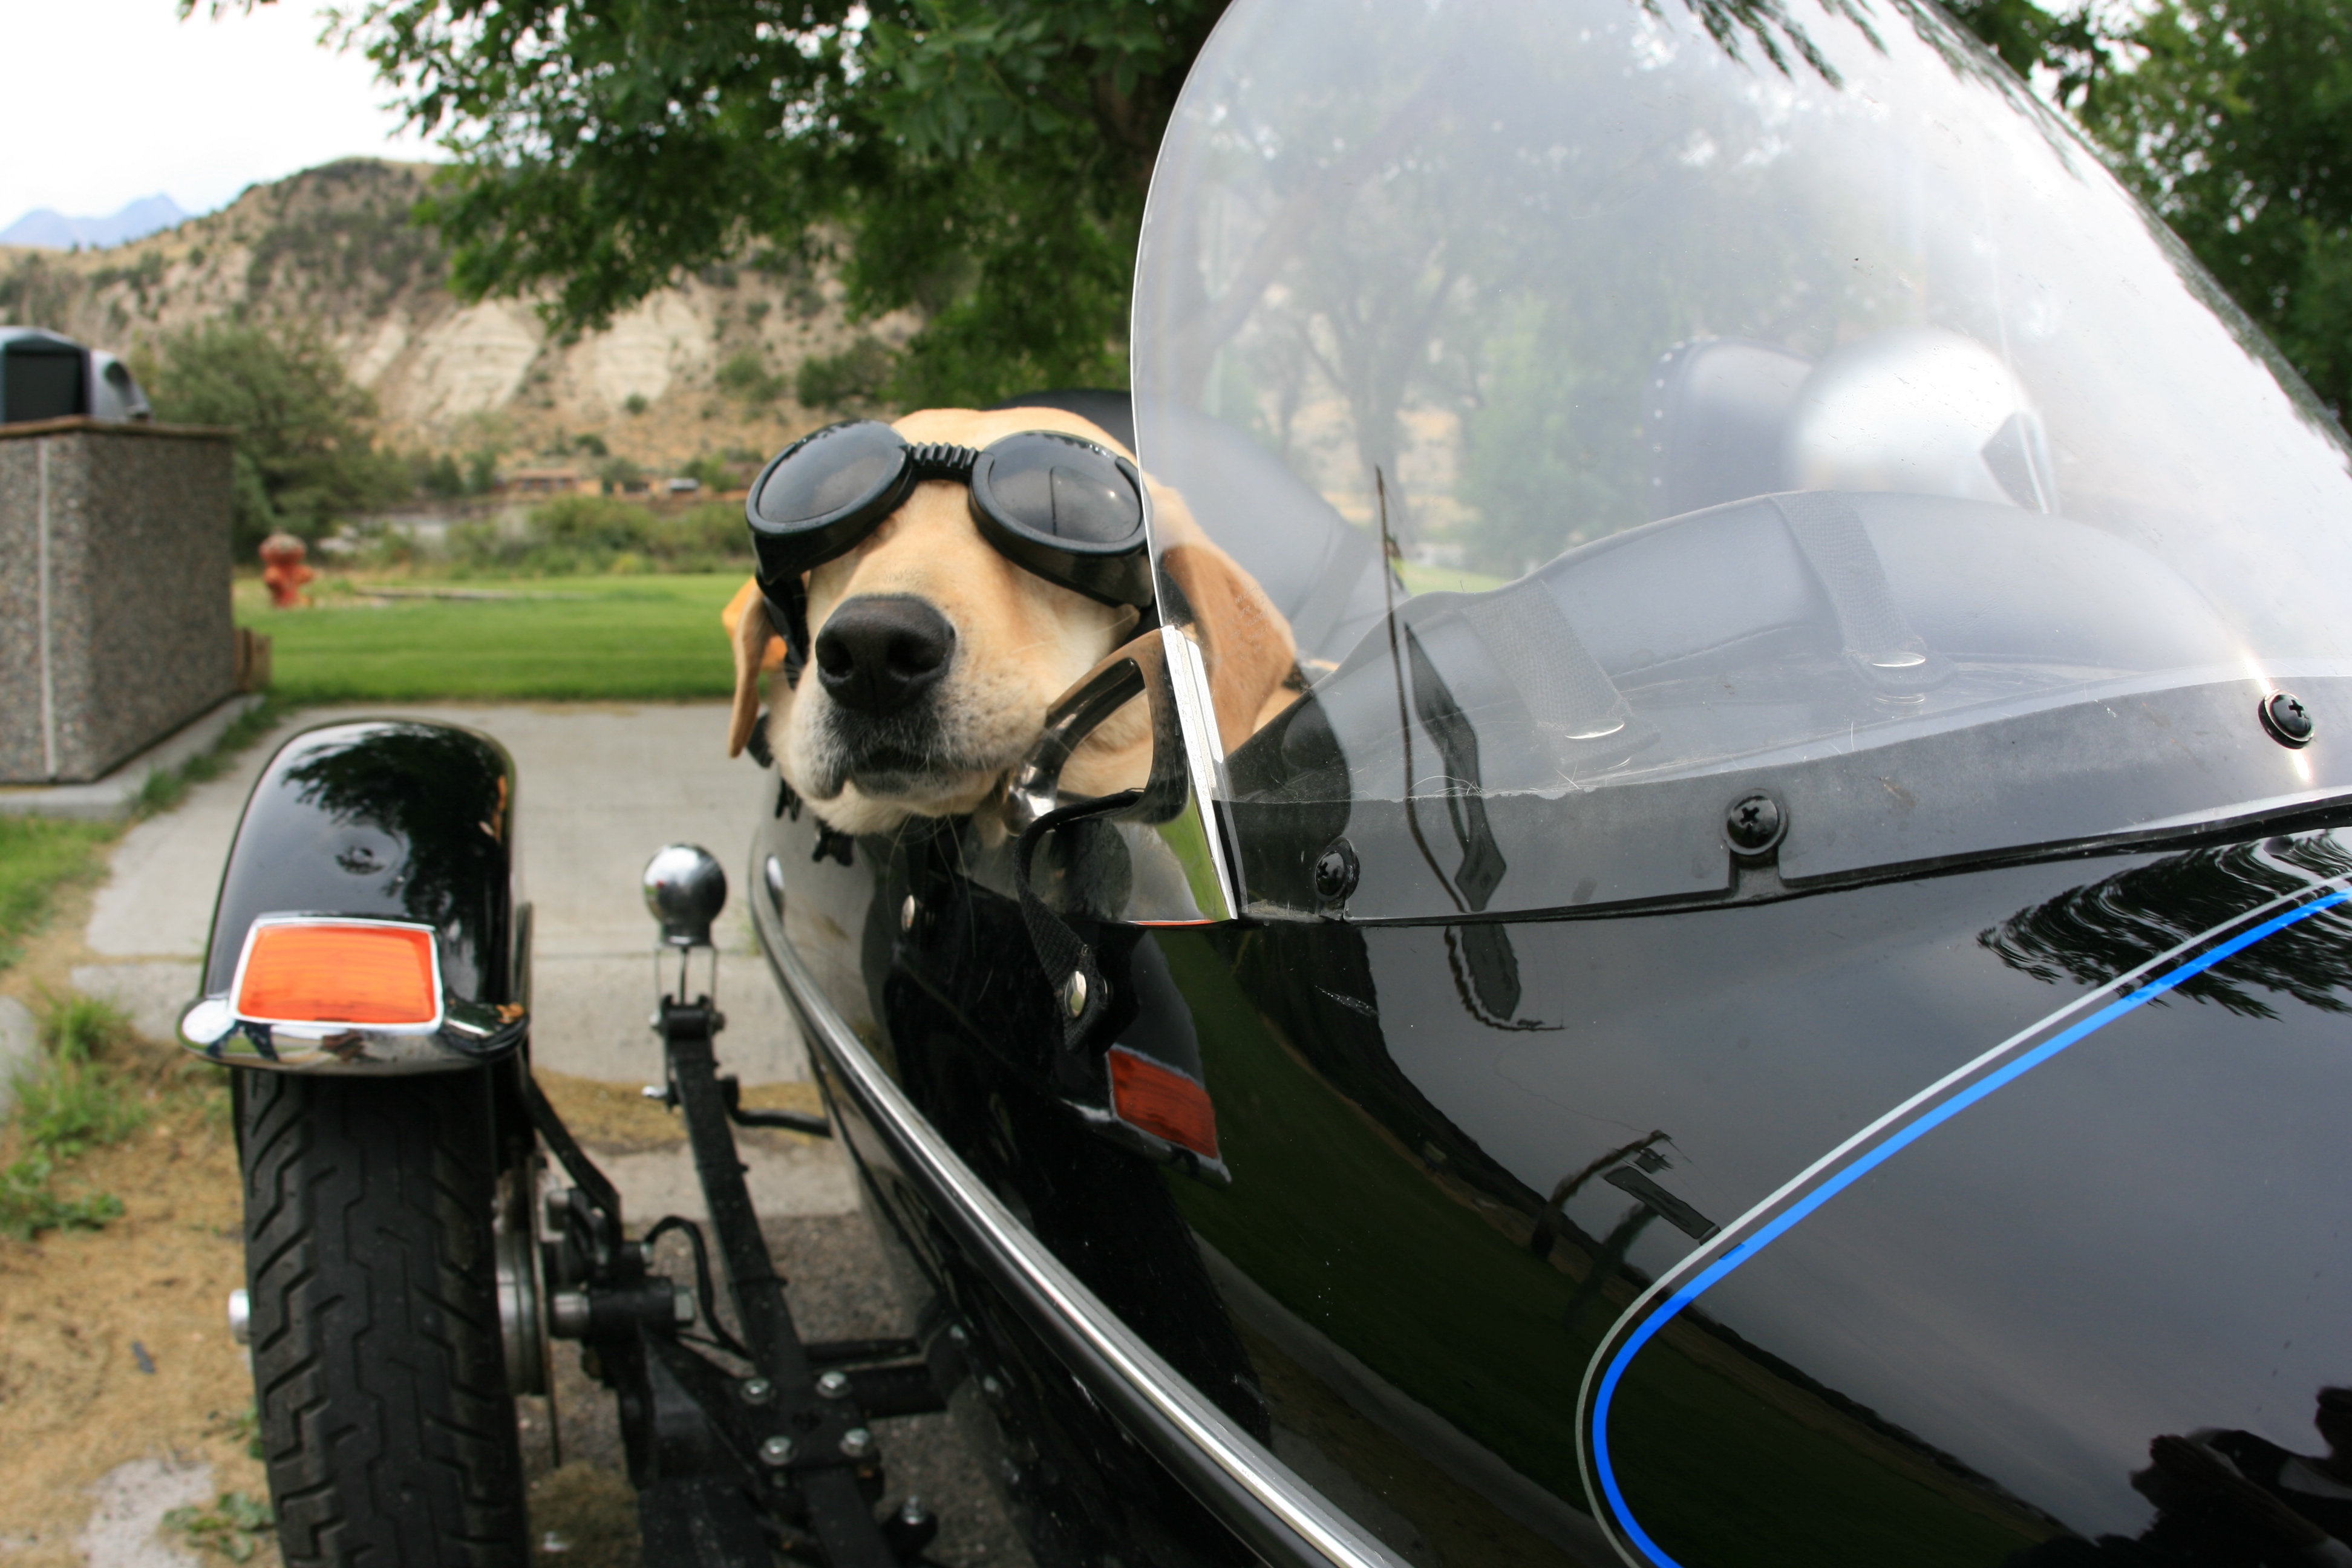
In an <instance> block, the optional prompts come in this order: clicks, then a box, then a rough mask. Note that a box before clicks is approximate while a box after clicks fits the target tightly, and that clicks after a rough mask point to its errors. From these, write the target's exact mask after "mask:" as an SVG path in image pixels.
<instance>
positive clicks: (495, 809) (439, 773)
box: [286, 724, 508, 925]
mask: <svg viewBox="0 0 2352 1568" xmlns="http://www.w3.org/2000/svg"><path fill="white" fill-rule="evenodd" d="M286 781H287V783H289V784H293V785H294V786H296V790H297V794H298V796H299V799H300V800H301V802H302V803H303V804H304V805H310V806H314V807H316V808H318V809H319V810H321V811H324V812H326V813H328V814H329V815H331V816H333V817H334V818H335V819H336V820H337V821H338V822H341V823H344V824H347V825H352V826H369V827H374V828H379V829H381V830H382V831H383V832H384V833H387V834H389V835H391V836H392V837H394V838H397V839H400V840H401V841H403V842H404V843H405V844H406V845H407V846H408V856H407V864H406V875H407V879H406V881H405V882H404V884H403V886H402V889H401V893H402V900H403V902H404V903H405V904H406V905H407V907H408V910H409V912H410V913H411V914H413V915H414V916H415V918H416V919H417V920H419V921H427V922H430V923H431V924H434V925H446V924H448V923H449V922H450V921H451V920H453V919H454V918H455V917H456V915H457V911H458V909H459V906H460V903H461V901H470V900H477V899H478V898H480V896H481V889H482V884H483V880H484V879H485V878H496V879H498V880H499V881H503V880H504V879H505V878H504V871H505V859H506V847H505V845H504V843H503V842H502V840H503V839H504V837H505V833H506V825H505V823H504V821H503V820H501V818H502V817H503V816H504V813H505V809H506V806H507V804H508V803H507V802H506V800H505V798H504V795H505V777H504V773H503V772H502V770H501V769H500V768H499V762H498V758H497V757H496V756H495V754H493V753H492V752H490V751H489V749H488V747H486V746H484V745H483V744H482V743H481V742H479V741H478V740H477V739H476V738H474V737H473V736H471V735H468V734H466V733H464V732H462V731H456V730H444V729H439V728H436V727H434V726H429V725H424V724H386V725H383V726H382V727H380V728H379V729H377V730H376V731H375V732H374V733H373V734H371V735H370V736H369V737H368V742H367V744H366V745H365V746H337V747H334V748H331V749H330V750H326V751H322V752H319V753H318V754H317V755H315V756H312V757H310V758H308V759H306V760H305V761H304V762H302V763H299V765H297V766H295V767H292V768H289V769H288V770H287V773H286ZM476 803H479V808H480V809H479V811H478V812H475V811H462V810H461V811H453V810H451V809H450V807H451V806H452V805H461V804H462V805H475V804H476Z"/></svg>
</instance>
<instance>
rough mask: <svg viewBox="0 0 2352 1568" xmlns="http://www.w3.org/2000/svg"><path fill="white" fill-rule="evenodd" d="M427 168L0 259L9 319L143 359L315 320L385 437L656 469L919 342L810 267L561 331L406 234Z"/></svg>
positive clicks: (684, 288)
mask: <svg viewBox="0 0 2352 1568" xmlns="http://www.w3.org/2000/svg"><path fill="white" fill-rule="evenodd" d="M428 172H429V171H428V169H427V167H426V166H425V165H421V164H404V163H383V162H381V161H377V160H373V159H351V160H347V161H344V162H341V163H330V164H327V165H325V166H323V167H320V168H317V169H311V170H309V171H307V172H305V173H303V174H296V175H293V176H291V177H289V178H288V179H284V180H279V181H277V182H275V183H274V184H266V185H256V186H254V187H252V188H251V189H249V190H247V192H246V193H245V194H244V195H242V196H240V197H239V198H238V199H237V200H236V202H235V203H234V204H233V205H230V206H228V207H226V208H224V209H223V210H221V211H219V212H217V213H214V214H212V215H210V216H205V217H200V218H191V219H189V220H188V221H186V222H184V223H182V224H180V225H179V226H176V227H173V228H171V229H167V230H165V231H164V232H163V233H161V234H156V235H151V236H149V237H147V238H144V239H141V240H136V241H133V242H132V243H131V244H128V245H121V246H116V247H110V248H108V249H104V250H89V251H79V252H71V253H59V252H57V251H44V250H32V249H26V248H22V247H0V322H12V323H21V324H27V325H34V326H45V327H51V328H55V329H56V330H58V331H63V332H66V333H68V334H70V335H71V336H73V337H76V338H79V339H80V340H82V341H83V342H89V343H92V344H95V345H98V346H100V347H104V348H110V349H113V350H115V351H116V352H118V353H126V354H128V355H129V356H130V357H131V358H132V359H133V362H134V363H136V361H137V357H138V356H139V355H140V354H141V353H142V352H144V351H145V350H146V349H148V348H149V347H150V346H151V345H152V343H153V342H154V341H155V340H156V338H157V337H158V336H159V335H160V334H162V333H165V332H170V331H177V330H179V329H182V328H184V327H187V326H189V325H192V324H194V323H195V322H197V321H204V320H206V319H208V318H211V317H215V316H221V315H243V316H245V317H247V319H259V320H265V321H266V320H271V319H281V320H298V321H306V322H309V323H312V324H314V325H315V326H316V327H317V329H318V330H319V331H320V332H321V333H323V334H324V335H325V337H326V338H327V340H328V341H329V342H331V343H333V344H334V345H335V347H336V349H337V351H338V352H339V353H341V355H342V358H343V361H344V363H345V364H346V365H347V366H348V367H349V368H350V371H351V374H352V378H353V379H354V380H355V381H357V382H359V383H360V384H362V385H363V386H365V387H367V388H368V389H369V390H370V391H371V392H372V393H373V394H374V395H375V399H376V403H377V406H378V408H379V410H380V411H381V415H382V420H383V426H382V437H383V439H384V440H386V441H388V442H390V443H391V444H393V445H394V446H397V447H407V448H425V449H429V450H450V451H458V450H463V451H471V450H476V449H478V448H480V447H485V446H488V447H498V448H499V449H502V450H503V451H505V452H507V453H509V454H510V455H511V457H510V458H509V460H510V461H530V460H531V455H534V454H552V453H555V452H559V451H568V450H577V449H578V448H579V447H581V446H582V445H583V437H595V438H596V439H597V441H601V442H602V443H603V444H604V447H606V448H608V449H609V450H610V451H611V452H612V453H613V454H614V455H616V456H619V457H625V458H632V459H634V460H635V461H636V462H638V463H641V464H643V465H645V466H646V468H650V469H653V470H655V471H656V472H658V471H662V470H664V469H674V468H675V467H676V466H677V465H678V464H681V463H684V462H687V461H688V460H689V459H691V458H696V457H698V456H701V455H704V454H713V453H718V454H723V453H727V452H730V451H731V452H735V453H738V454H739V455H740V454H745V453H752V452H756V453H761V454H764V453H767V452H771V451H773V450H774V449H775V448H776V447H779V446H781V445H782V443H783V442H784V441H785V440H787V439H789V438H790V437H793V436H794V435H796V434H799V433H800V432H802V431H803V430H806V429H808V428H810V427H812V426H814V425H816V424H819V423H822V422H823V421H824V420H825V419H827V418H830V417H833V416H834V415H835V411H834V410H831V409H825V408H803V407H802V406H801V405H799V404H798V403H797V402H796V401H795V399H794V389H795V385H796V380H797V372H798V370H799V367H800V366H801V364H802V363H803V361H806V360H808V359H811V358H813V357H824V358H827V359H832V358H835V357H836V356H844V355H847V356H848V357H849V359H850V360H851V361H855V360H856V358H858V354H857V353H856V351H857V350H859V349H860V347H861V346H863V347H864V348H865V349H866V353H868V354H869V355H870V354H872V353H874V352H875V351H874V344H873V343H869V342H867V340H869V339H871V340H874V341H875V342H878V343H879V344H883V345H895V344H896V343H898V342H903V341H904V339H905V338H906V336H907V334H908V332H910V331H912V330H913V326H914V322H913V321H911V320H910V319H901V318H886V319H884V320H882V321H872V322H866V323H861V324H859V325H857V326H855V327H853V326H852V325H851V324H850V323H849V322H848V321H847V320H846V319H845V315H844V313H843V310H842V308H841V290H840V288H839V286H838V285H837V284H836V283H835V281H834V280H833V279H831V278H829V277H827V276H824V274H823V273H821V272H811V271H808V270H805V269H800V270H793V269H785V268H761V267H757V266H751V265H743V266H730V267H713V268H705V269H704V270H703V271H702V272H701V273H699V274H698V275H697V276H695V277H692V278H688V279H684V280H683V281H681V282H680V283H679V284H677V286H676V287H674V288H671V289H666V290H664V291H663V292H661V293H659V294H656V295H655V296H653V297H652V298H651V299H649V300H646V301H645V302H644V303H643V304H641V305H639V306H638V307H637V308H636V309H635V310H632V311H630V312H629V313H628V314H627V315H625V316H623V317H621V318H619V319H618V320H616V321H614V323H613V325H612V328H611V329H610V330H609V331H604V332H599V333H596V334H593V335H592V336H588V337H584V338H582V339H580V340H579V341H577V342H570V343H566V342H560V341H556V340H554V339H551V337H550V336H549V334H548V333H547V331H545V329H544V328H543V327H542V326H541V322H540V320H539V318H538V316H537V315H536V314H535V313H534V311H533V310H532V306H531V301H530V300H485V301H483V302H482V303H480V304H476V305H468V304H466V303H464V302H463V301H461V300H457V299H456V298H455V297H453V296H452V295H451V294H450V293H449V292H448V290H447V289H446V287H445V283H444V279H445V274H446V255H445V253H444V251H443V249H442V247H441V245H440V243H439V241H438V239H437V238H436V237H435V236H434V235H433V234H432V233H431V232H430V231H427V230H421V229H418V228H415V227H413V226H410V225H409V223H408V222H407V213H408V208H409V205H410V204H411V203H412V202H413V201H414V200H415V197H416V195H417V194H418V193H419V192H420V190H421V189H422V188H423V184H424V180H425V175H426V174H427V173H428ZM831 379H832V380H834V381H835V382H836V383H837V382H839V381H840V380H841V379H842V378H841V377H840V376H838V375H836V376H835V377H832V378H831ZM851 379H852V380H854V379H855V378H854V377H852V378H851ZM585 445H587V446H589V447H591V448H592V449H593V446H594V445H595V443H594V442H587V443H585Z"/></svg>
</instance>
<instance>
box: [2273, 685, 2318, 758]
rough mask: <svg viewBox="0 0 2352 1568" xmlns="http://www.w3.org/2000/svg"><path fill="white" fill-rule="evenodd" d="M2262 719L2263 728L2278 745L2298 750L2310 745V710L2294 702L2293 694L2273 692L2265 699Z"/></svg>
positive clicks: (2296, 701) (2311, 726)
mask: <svg viewBox="0 0 2352 1568" xmlns="http://www.w3.org/2000/svg"><path fill="white" fill-rule="evenodd" d="M2262 719H2263V729H2265V730H2267V731H2270V735H2271V739H2272V740H2273V741H2276V742H2278V743H2279V744H2280V745H2282V746H2286V747H2289V748H2292V749H2295V750H2300V749H2301V748H2303V747H2305V746H2308V745H2309V744H2311V733H2312V730H2313V725H2312V722H2311V710H2309V709H2308V708H2305V706H2304V705H2303V704H2302V703H2301V702H2300V701H2298V700H2296V699H2295V698H2294V696H2293V694H2291V693H2289V692H2284V691H2275V692H2273V693H2272V694H2271V695H2270V696H2269V697H2267V698H2265V699H2264V700H2263V707H2262Z"/></svg>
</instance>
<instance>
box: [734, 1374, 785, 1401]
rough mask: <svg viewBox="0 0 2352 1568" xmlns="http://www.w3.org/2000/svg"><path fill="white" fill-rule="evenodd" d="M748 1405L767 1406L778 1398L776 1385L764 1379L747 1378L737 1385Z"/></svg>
mask: <svg viewBox="0 0 2352 1568" xmlns="http://www.w3.org/2000/svg"><path fill="white" fill-rule="evenodd" d="M735 1392H736V1393H737V1394H740V1395H742V1397H743V1403H744V1404H746V1405H765V1404H766V1403H768V1401H770V1400H771V1399H773V1398H774V1397H775V1396H776V1385H775V1384H772V1383H770V1382H769V1381H768V1380H767V1379H766V1378H764V1377H747V1378H745V1379H744V1380H743V1381H742V1382H740V1383H739V1384H736V1385H735Z"/></svg>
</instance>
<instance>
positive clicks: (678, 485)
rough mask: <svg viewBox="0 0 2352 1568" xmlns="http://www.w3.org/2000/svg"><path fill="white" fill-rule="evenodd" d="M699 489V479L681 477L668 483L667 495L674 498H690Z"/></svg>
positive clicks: (700, 482)
mask: <svg viewBox="0 0 2352 1568" xmlns="http://www.w3.org/2000/svg"><path fill="white" fill-rule="evenodd" d="M701 488H702V481H701V480H700V479H685V478H682V477H681V478H678V479H672V480H670V481H669V493H670V494H672V495H674V496H690V495H692V494H693V493H694V492H695V491H697V490H698V489H701Z"/></svg>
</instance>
